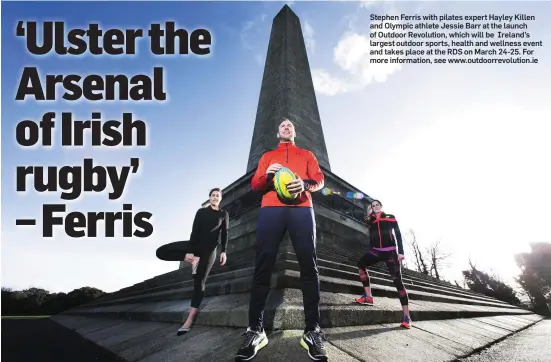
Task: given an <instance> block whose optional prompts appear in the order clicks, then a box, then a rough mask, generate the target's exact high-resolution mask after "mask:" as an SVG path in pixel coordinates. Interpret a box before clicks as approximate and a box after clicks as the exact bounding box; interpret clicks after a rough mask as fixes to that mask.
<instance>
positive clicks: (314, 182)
mask: <svg viewBox="0 0 551 362" xmlns="http://www.w3.org/2000/svg"><path fill="white" fill-rule="evenodd" d="M307 174H308V178H307V179H306V180H303V181H304V190H306V191H310V192H316V191H319V190H321V189H322V188H323V185H324V180H325V176H324V175H323V172H321V169H320V166H319V163H318V160H317V158H316V156H314V154H313V153H312V152H310V151H308V166H307Z"/></svg>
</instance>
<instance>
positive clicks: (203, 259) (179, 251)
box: [157, 241, 217, 308]
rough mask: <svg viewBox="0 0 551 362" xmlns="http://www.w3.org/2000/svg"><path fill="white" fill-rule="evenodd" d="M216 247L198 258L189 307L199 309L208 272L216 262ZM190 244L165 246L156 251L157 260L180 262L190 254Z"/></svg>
mask: <svg viewBox="0 0 551 362" xmlns="http://www.w3.org/2000/svg"><path fill="white" fill-rule="evenodd" d="M216 249H217V248H216V245H215V246H213V248H210V249H206V250H202V251H201V252H200V255H195V256H197V257H199V265H197V270H196V273H195V274H193V281H194V283H193V297H192V298H191V307H192V308H199V306H200V305H201V302H202V301H203V296H204V294H205V285H206V283H207V278H208V276H209V273H210V270H211V269H212V266H213V265H214V261H215V260H216ZM190 250H191V244H190V243H189V242H183V241H177V242H173V243H170V244H166V245H163V246H161V247H160V248H158V249H157V258H159V259H161V260H166V261H182V260H184V258H185V256H186V254H188V253H191V252H190Z"/></svg>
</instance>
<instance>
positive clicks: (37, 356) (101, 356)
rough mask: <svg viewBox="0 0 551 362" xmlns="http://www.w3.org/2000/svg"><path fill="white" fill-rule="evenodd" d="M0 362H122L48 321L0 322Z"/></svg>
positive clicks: (11, 320) (16, 320) (47, 319)
mask: <svg viewBox="0 0 551 362" xmlns="http://www.w3.org/2000/svg"><path fill="white" fill-rule="evenodd" d="M2 361H5V362H35V361H36V362H38V361H40V362H50V361H51V362H54V361H55V362H64V361H67V362H75V361H79V362H91V361H95V362H97V361H101V362H123V360H122V359H120V358H118V357H117V356H116V355H114V354H113V353H111V352H109V351H107V350H106V349H103V348H101V347H99V346H97V345H96V344H94V343H92V342H89V341H87V340H85V339H84V338H82V337H81V336H80V335H79V334H77V333H75V332H73V331H71V330H69V329H67V328H65V327H63V326H61V325H59V324H57V323H56V322H54V321H52V320H51V319H49V318H25V319H23V318H22V319H11V318H10V319H4V318H2Z"/></svg>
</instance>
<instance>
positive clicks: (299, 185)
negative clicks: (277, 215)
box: [287, 176, 304, 195]
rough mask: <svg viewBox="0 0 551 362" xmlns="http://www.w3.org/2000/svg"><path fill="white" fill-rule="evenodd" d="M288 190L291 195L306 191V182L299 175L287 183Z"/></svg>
mask: <svg viewBox="0 0 551 362" xmlns="http://www.w3.org/2000/svg"><path fill="white" fill-rule="evenodd" d="M287 191H289V193H290V194H291V195H296V194H300V193H301V192H303V191H304V182H302V180H301V178H300V177H298V176H297V178H296V179H294V180H293V181H291V182H289V183H288V184H287Z"/></svg>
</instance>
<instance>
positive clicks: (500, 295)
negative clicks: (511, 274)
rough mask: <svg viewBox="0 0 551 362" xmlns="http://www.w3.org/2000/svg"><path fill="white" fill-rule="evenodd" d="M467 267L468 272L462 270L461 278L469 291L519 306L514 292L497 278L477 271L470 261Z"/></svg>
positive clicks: (518, 300)
mask: <svg viewBox="0 0 551 362" xmlns="http://www.w3.org/2000/svg"><path fill="white" fill-rule="evenodd" d="M469 267H470V269H469V270H463V276H464V277H465V282H466V284H467V286H468V287H469V289H470V290H472V291H473V292H476V293H480V294H484V295H486V296H488V297H492V298H495V299H498V300H501V301H503V302H506V303H509V304H513V305H520V299H519V298H518V297H517V293H516V292H515V290H514V289H513V288H512V287H511V286H509V285H507V284H506V283H505V282H503V281H502V280H501V279H500V278H499V277H498V276H496V275H493V276H492V275H489V274H488V273H485V272H483V271H481V270H478V269H477V268H476V266H475V265H474V264H473V263H472V261H471V260H469Z"/></svg>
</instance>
